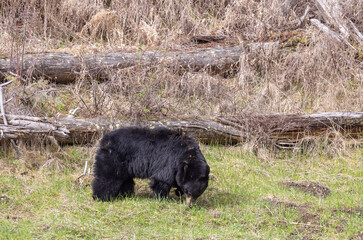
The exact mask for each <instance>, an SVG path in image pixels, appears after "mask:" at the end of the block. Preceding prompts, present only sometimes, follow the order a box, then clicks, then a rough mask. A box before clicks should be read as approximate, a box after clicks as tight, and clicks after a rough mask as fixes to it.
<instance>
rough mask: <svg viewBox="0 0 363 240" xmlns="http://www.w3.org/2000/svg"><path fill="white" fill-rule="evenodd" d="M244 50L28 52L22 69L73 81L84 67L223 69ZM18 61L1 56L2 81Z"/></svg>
mask: <svg viewBox="0 0 363 240" xmlns="http://www.w3.org/2000/svg"><path fill="white" fill-rule="evenodd" d="M273 44H275V45H276V43H254V44H249V45H247V47H246V51H259V50H261V49H263V48H264V47H269V46H271V45H273ZM243 51H244V49H242V47H241V46H231V47H216V48H206V49H196V50H191V51H184V52H181V51H178V52H165V51H161V50H155V51H145V52H125V51H118V52H111V53H105V54H94V55H85V56H74V55H72V54H69V53H40V54H25V55H24V63H23V67H24V69H23V71H22V72H24V73H27V74H28V75H30V76H32V77H39V76H43V77H45V78H47V79H51V80H53V81H55V82H56V83H69V82H73V81H74V80H75V79H76V78H77V76H80V75H81V71H83V70H86V71H87V73H88V74H90V76H92V77H95V78H104V77H106V76H107V71H108V70H110V69H123V68H128V67H143V66H150V65H155V66H156V65H157V64H162V65H165V66H166V67H170V68H181V69H186V70H192V71H197V70H200V69H207V70H212V71H217V72H223V71H229V70H231V69H233V66H234V65H237V64H238V61H239V58H240V56H241V54H242V53H243ZM18 65H19V64H18V63H17V62H16V61H13V62H10V59H9V58H7V57H1V56H0V81H3V80H4V77H5V74H6V73H9V72H14V71H15V69H16V67H17V66H18ZM20 65H21V64H20ZM235 67H236V66H235ZM235 69H237V68H235Z"/></svg>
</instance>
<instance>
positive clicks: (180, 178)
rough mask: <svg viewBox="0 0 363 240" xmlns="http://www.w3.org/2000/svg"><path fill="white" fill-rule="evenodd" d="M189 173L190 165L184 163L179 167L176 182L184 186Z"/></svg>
mask: <svg viewBox="0 0 363 240" xmlns="http://www.w3.org/2000/svg"><path fill="white" fill-rule="evenodd" d="M187 171H188V164H186V163H182V164H180V165H179V168H178V172H177V174H176V180H177V183H178V184H183V183H184V182H185V177H186V174H187Z"/></svg>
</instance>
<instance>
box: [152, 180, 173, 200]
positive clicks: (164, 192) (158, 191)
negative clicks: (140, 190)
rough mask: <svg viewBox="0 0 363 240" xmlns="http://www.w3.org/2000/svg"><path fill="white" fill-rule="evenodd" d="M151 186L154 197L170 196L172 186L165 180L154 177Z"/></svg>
mask: <svg viewBox="0 0 363 240" xmlns="http://www.w3.org/2000/svg"><path fill="white" fill-rule="evenodd" d="M150 188H151V189H152V190H153V197H154V198H166V197H168V194H169V191H170V189H171V186H170V185H169V184H167V183H165V182H163V181H158V180H156V179H152V180H151V182H150Z"/></svg>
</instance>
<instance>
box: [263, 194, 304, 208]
mask: <svg viewBox="0 0 363 240" xmlns="http://www.w3.org/2000/svg"><path fill="white" fill-rule="evenodd" d="M264 200H265V201H267V202H269V203H271V205H274V206H285V207H289V208H293V209H299V210H305V209H307V208H310V207H309V206H308V205H299V204H297V203H295V202H292V201H284V200H280V199H278V198H277V197H275V196H268V197H267V198H264Z"/></svg>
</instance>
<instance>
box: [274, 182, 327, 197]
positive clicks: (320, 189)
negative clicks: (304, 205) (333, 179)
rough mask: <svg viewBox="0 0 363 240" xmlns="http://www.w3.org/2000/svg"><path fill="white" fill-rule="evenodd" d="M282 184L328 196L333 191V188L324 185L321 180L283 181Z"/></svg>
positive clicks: (313, 193)
mask: <svg viewBox="0 0 363 240" xmlns="http://www.w3.org/2000/svg"><path fill="white" fill-rule="evenodd" d="M281 184H282V185H284V186H288V187H294V188H297V189H298V190H301V191H304V192H307V193H310V194H312V195H314V196H320V197H327V196H328V195H330V193H331V190H330V189H329V188H328V187H326V186H324V185H322V184H321V183H319V182H311V181H299V182H295V181H284V182H281Z"/></svg>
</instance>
